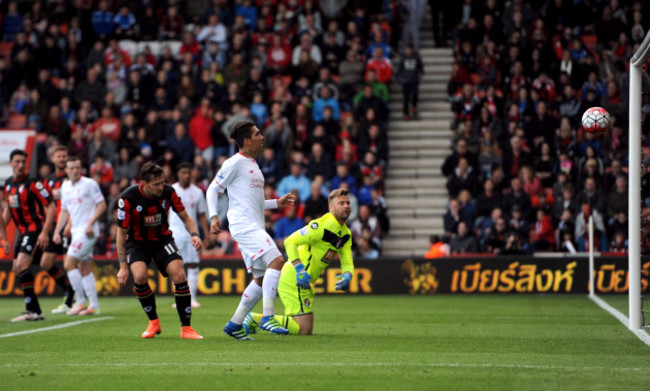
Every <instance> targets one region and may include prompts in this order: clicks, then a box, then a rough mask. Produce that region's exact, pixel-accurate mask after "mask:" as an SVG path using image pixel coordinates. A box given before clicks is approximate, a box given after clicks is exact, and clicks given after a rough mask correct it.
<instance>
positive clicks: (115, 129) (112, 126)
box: [94, 106, 121, 143]
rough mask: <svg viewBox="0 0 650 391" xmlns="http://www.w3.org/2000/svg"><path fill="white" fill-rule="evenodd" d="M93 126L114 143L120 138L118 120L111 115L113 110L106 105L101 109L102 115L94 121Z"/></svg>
mask: <svg viewBox="0 0 650 391" xmlns="http://www.w3.org/2000/svg"><path fill="white" fill-rule="evenodd" d="M94 128H95V131H98V132H101V133H102V134H103V135H104V137H105V138H106V139H108V140H110V141H112V142H114V143H116V142H118V141H119V140H120V130H121V125H120V120H119V119H117V118H115V117H114V116H113V111H112V110H111V108H110V107H108V106H106V107H104V108H103V109H102V116H101V118H99V119H98V120H97V122H95V126H94Z"/></svg>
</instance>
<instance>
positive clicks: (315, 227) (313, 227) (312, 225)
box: [310, 223, 318, 229]
mask: <svg viewBox="0 0 650 391" xmlns="http://www.w3.org/2000/svg"><path fill="white" fill-rule="evenodd" d="M310 227H311V229H318V223H311V225H310Z"/></svg>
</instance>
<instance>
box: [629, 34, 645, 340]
mask: <svg viewBox="0 0 650 391" xmlns="http://www.w3.org/2000/svg"><path fill="white" fill-rule="evenodd" d="M648 56H650V32H648V34H647V35H646V37H645V39H644V40H643V43H641V46H640V47H639V50H637V52H636V53H634V55H633V56H632V58H631V59H630V107H629V117H630V119H629V127H630V133H629V151H628V153H629V167H628V169H629V177H630V180H629V182H628V210H629V215H628V228H627V229H628V243H629V245H628V247H629V252H628V254H629V258H628V279H629V280H628V281H629V287H630V289H629V291H628V295H629V296H628V304H629V317H630V324H629V326H628V327H629V328H630V330H638V329H640V328H641V327H642V324H641V318H642V316H641V174H642V173H641V145H640V144H641V121H642V113H641V111H642V107H641V106H642V104H643V100H642V95H641V92H642V91H641V90H642V88H641V86H642V74H643V65H644V64H645V62H646V60H647V59H648ZM646 93H650V91H646Z"/></svg>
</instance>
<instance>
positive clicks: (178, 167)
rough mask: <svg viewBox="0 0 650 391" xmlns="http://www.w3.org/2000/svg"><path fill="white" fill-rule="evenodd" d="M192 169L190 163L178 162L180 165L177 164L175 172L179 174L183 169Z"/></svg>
mask: <svg viewBox="0 0 650 391" xmlns="http://www.w3.org/2000/svg"><path fill="white" fill-rule="evenodd" d="M192 167H193V166H192V165H191V164H190V163H188V162H180V163H178V165H177V166H176V172H177V173H178V172H180V171H181V170H182V169H184V168H189V169H190V170H191V169H192Z"/></svg>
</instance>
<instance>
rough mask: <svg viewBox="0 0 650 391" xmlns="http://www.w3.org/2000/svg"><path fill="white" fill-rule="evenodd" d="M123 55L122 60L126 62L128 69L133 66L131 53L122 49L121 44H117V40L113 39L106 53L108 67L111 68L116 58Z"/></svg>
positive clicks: (105, 59)
mask: <svg viewBox="0 0 650 391" xmlns="http://www.w3.org/2000/svg"><path fill="white" fill-rule="evenodd" d="M118 53H119V54H121V55H122V59H123V60H124V65H126V67H127V68H128V67H130V66H131V55H130V54H129V52H127V51H126V50H124V49H122V48H121V47H120V46H119V44H118V43H117V40H115V39H111V41H110V42H109V43H108V47H107V48H106V51H105V52H104V63H105V64H106V66H109V65H111V64H112V63H113V61H115V56H116V55H117V54H118Z"/></svg>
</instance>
